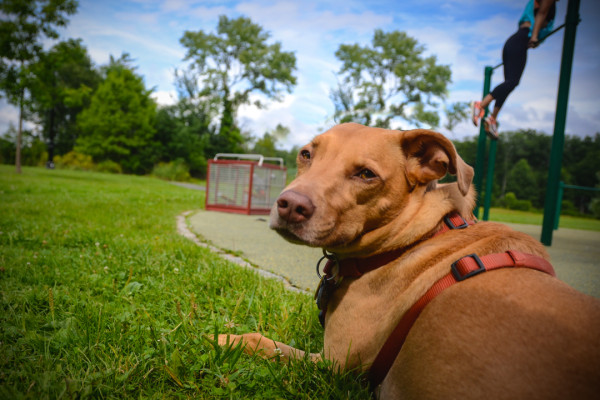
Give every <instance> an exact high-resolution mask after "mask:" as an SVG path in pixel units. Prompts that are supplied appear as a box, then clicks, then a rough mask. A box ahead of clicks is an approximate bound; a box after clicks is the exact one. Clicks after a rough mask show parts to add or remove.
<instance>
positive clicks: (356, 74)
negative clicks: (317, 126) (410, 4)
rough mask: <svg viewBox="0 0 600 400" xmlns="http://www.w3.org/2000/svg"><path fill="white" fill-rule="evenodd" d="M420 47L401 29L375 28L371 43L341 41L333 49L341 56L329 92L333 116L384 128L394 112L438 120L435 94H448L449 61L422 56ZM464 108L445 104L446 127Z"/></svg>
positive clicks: (412, 118) (413, 118)
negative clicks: (445, 63) (449, 115)
mask: <svg viewBox="0 0 600 400" xmlns="http://www.w3.org/2000/svg"><path fill="white" fill-rule="evenodd" d="M424 51H425V48H424V47H423V46H422V45H419V44H418V42H417V40H416V39H414V38H412V37H410V36H408V35H407V34H406V33H404V32H399V31H393V32H389V33H386V32H383V31H382V30H379V29H378V30H376V31H375V34H374V36H373V40H372V43H371V45H370V46H360V45H359V44H342V45H340V47H339V48H338V50H337V51H336V53H335V55H336V57H337V58H338V59H339V60H340V61H341V62H342V67H341V69H340V71H339V73H338V75H339V76H340V77H341V80H340V81H338V86H337V88H335V89H333V90H332V91H331V95H330V97H331V99H332V101H333V103H334V106H335V114H334V119H335V120H336V121H337V122H349V121H354V122H359V123H362V124H365V125H375V126H379V127H384V128H389V127H390V123H391V121H392V120H394V119H397V118H400V119H402V120H404V121H407V122H409V123H411V124H416V125H417V126H421V124H425V125H429V126H431V127H436V126H438V125H439V115H438V111H437V109H438V108H439V104H437V103H436V100H444V99H445V98H446V94H447V86H448V84H449V83H450V82H451V78H450V77H451V72H450V67H449V66H447V65H439V64H437V59H436V57H435V56H429V57H425V56H424V55H423V52H424ZM465 109H466V106H465V104H463V103H460V104H456V105H454V106H452V107H450V108H448V113H449V114H451V116H452V118H453V119H450V118H449V124H450V127H453V126H454V124H455V123H456V119H457V118H464V115H466V114H465V113H464V110H465ZM461 110H462V111H463V113H462V114H461ZM463 114H464V115H463ZM461 115H462V116H461Z"/></svg>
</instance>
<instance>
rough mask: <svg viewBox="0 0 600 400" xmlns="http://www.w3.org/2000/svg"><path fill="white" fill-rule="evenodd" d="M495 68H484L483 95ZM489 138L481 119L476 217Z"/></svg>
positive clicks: (474, 211) (476, 177) (476, 163)
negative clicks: (486, 145) (486, 142)
mask: <svg viewBox="0 0 600 400" xmlns="http://www.w3.org/2000/svg"><path fill="white" fill-rule="evenodd" d="M493 72H494V69H493V68H492V67H490V66H489V65H488V66H486V67H485V69H484V80H483V96H482V98H483V97H485V96H487V94H488V93H489V92H490V84H491V82H492V73H493ZM487 112H488V111H487V108H486V109H485V114H484V118H485V116H487ZM486 139H487V135H486V133H485V128H484V127H483V120H482V121H480V126H479V141H478V143H477V159H476V161H475V178H474V182H475V190H476V191H477V204H476V205H475V210H473V214H474V215H475V218H479V207H480V206H481V191H482V188H483V171H484V169H485V168H484V166H485V141H486Z"/></svg>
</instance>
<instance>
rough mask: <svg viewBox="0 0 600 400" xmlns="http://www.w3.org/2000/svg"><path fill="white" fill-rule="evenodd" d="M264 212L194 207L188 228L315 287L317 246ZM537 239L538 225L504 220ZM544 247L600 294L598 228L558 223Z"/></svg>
mask: <svg viewBox="0 0 600 400" xmlns="http://www.w3.org/2000/svg"><path fill="white" fill-rule="evenodd" d="M267 221H268V216H257V215H250V216H248V215H238V214H228V213H218V212H212V211H198V212H195V213H194V214H193V215H192V216H191V217H189V218H188V222H189V224H190V225H191V229H192V230H193V231H194V232H195V233H196V234H198V235H200V236H201V238H203V239H204V240H206V241H208V242H209V243H211V244H213V245H214V246H216V247H218V248H221V249H226V250H229V251H232V252H234V253H235V254H238V255H239V256H241V257H242V258H244V259H246V260H248V261H249V262H250V263H251V264H253V265H255V266H258V267H260V268H262V269H265V270H267V271H270V272H273V273H275V274H277V275H279V276H282V277H284V278H286V279H287V280H288V281H289V282H290V283H291V284H292V285H294V286H296V287H298V288H301V289H306V290H310V291H312V290H314V289H315V288H316V286H317V283H318V278H317V275H316V273H315V266H316V263H317V261H318V260H319V258H320V257H321V256H322V252H321V249H314V248H309V247H306V246H300V245H294V244H290V243H288V242H286V241H285V240H283V239H282V238H281V237H279V235H277V234H276V233H275V232H273V231H271V230H270V229H269V227H268V223H267ZM507 225H509V226H511V227H512V228H513V229H515V230H518V231H521V232H524V233H527V234H529V235H531V236H533V237H534V238H535V239H537V240H539V238H540V235H541V227H540V226H535V225H521V224H507ZM552 243H553V244H552V247H549V248H548V252H549V253H550V256H551V257H552V263H553V265H554V268H555V270H556V273H557V275H558V277H559V279H561V280H563V281H565V282H567V283H568V284H569V285H571V286H573V287H575V288H576V289H578V290H580V291H582V292H584V293H587V294H589V295H592V296H595V297H598V298H600V232H591V231H580V230H575V229H566V228H561V229H559V230H557V231H555V232H554V237H553V242H552Z"/></svg>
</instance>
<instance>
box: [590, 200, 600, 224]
mask: <svg viewBox="0 0 600 400" xmlns="http://www.w3.org/2000/svg"><path fill="white" fill-rule="evenodd" d="M590 211H591V212H592V214H593V215H594V218H596V219H600V197H596V198H595V199H592V201H590Z"/></svg>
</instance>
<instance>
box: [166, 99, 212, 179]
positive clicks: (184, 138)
mask: <svg viewBox="0 0 600 400" xmlns="http://www.w3.org/2000/svg"><path fill="white" fill-rule="evenodd" d="M205 111H206V110H203V109H202V108H200V107H196V106H194V105H192V104H190V103H189V102H187V101H186V99H181V100H180V101H179V102H178V103H177V104H175V105H172V106H165V107H161V108H159V109H158V112H157V115H156V135H155V139H156V140H157V141H158V142H159V143H160V149H161V156H160V160H161V161H165V162H168V161H174V160H177V159H182V160H184V161H185V163H186V164H187V165H188V166H189V168H190V174H191V175H193V176H197V177H202V176H204V175H205V173H206V165H207V163H206V159H207V158H208V157H209V156H208V155H207V149H209V148H210V138H211V136H212V135H213V133H214V132H213V128H211V126H210V122H211V121H210V114H208V113H206V112H205Z"/></svg>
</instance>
